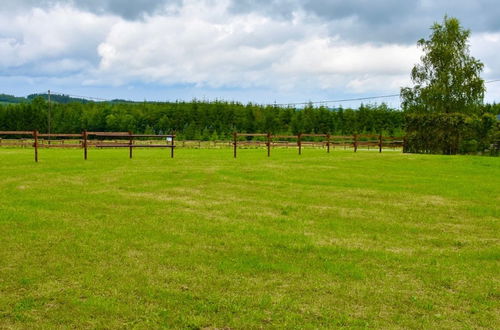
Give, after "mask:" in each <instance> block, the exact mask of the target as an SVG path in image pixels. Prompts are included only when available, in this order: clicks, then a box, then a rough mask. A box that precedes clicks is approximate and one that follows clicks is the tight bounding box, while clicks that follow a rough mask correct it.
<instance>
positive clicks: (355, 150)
mask: <svg viewBox="0 0 500 330" xmlns="http://www.w3.org/2000/svg"><path fill="white" fill-rule="evenodd" d="M357 151H358V134H354V152H357Z"/></svg>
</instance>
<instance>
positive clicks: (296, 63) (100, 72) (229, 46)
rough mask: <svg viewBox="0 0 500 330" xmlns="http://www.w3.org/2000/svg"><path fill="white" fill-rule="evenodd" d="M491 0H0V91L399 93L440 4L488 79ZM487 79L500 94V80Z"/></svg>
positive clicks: (495, 32)
mask: <svg viewBox="0 0 500 330" xmlns="http://www.w3.org/2000/svg"><path fill="white" fill-rule="evenodd" d="M497 1H498V0H475V1H470V0H467V1H465V0H433V1H431V0H412V1H410V0H350V1H346V0H344V1H340V0H302V1H299V0H239V1H237V0H218V1H215V0H135V1H121V0H81V1H77V0H38V1H37V0H2V5H1V8H0V54H1V56H0V93H6V94H13V95H16V96H25V95H28V94H31V93H41V92H46V91H47V90H49V89H50V90H51V91H52V92H53V93H64V94H67V95H78V96H91V97H96V98H102V99H116V98H121V99H128V100H136V101H143V100H148V101H175V100H192V99H193V98H196V99H200V100H216V99H222V100H228V101H239V102H244V103H246V102H254V103H262V104H272V103H278V104H288V103H293V102H308V101H314V102H317V101H323V100H342V99H348V98H363V97H370V96H379V95H389V94H398V93H399V90H400V88H401V87H403V86H411V80H410V71H411V69H412V67H413V66H414V65H415V64H416V63H418V62H419V58H420V56H421V52H420V50H419V49H418V47H417V46H416V42H417V40H418V39H420V38H427V37H428V36H429V35H430V32H431V31H430V27H431V25H432V24H433V23H434V22H441V21H442V20H443V17H444V15H448V16H453V17H457V18H458V19H459V20H460V22H461V23H462V25H463V26H464V27H465V28H467V29H470V30H471V31H472V36H471V40H470V44H471V47H470V50H471V54H472V55H473V56H474V57H476V58H477V59H479V60H481V61H482V62H483V63H484V65H485V69H484V71H483V74H482V76H483V78H484V79H485V80H495V79H500V56H498V51H499V50H500V20H499V19H498V17H500V6H498V3H497ZM486 86H487V93H486V101H488V102H493V101H496V102H500V83H491V84H487V85H486ZM360 102H361V101H351V102H347V101H343V102H337V103H329V104H328V105H331V106H335V105H343V106H355V105H356V104H359V103H360ZM364 102H365V103H368V102H372V103H374V102H377V103H381V102H386V103H388V104H389V105H391V106H395V107H398V106H399V97H390V98H380V99H375V100H372V101H364ZM325 104H326V103H325Z"/></svg>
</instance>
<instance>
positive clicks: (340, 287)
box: [0, 149, 500, 329]
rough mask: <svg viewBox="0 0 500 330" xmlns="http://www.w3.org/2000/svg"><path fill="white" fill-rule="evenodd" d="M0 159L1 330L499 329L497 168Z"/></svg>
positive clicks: (402, 157) (402, 160) (193, 155)
mask: <svg viewBox="0 0 500 330" xmlns="http://www.w3.org/2000/svg"><path fill="white" fill-rule="evenodd" d="M82 158H83V156H82V151H81V150H41V151H40V162H39V163H38V164H35V163H34V162H33V155H32V150H31V149H0V328H53V327H64V328H66V327H68V328H129V327H136V328H158V327H166V328H236V329H240V328H241V329H242V328H244V329H249V328H335V327H340V326H347V327H375V328H427V329H430V328H449V329H452V328H453V329H456V328H499V327H500V316H499V315H500V314H499V300H500V290H499V276H498V274H499V265H500V263H499V260H500V249H499V217H500V158H490V157H473V156H431V155H409V154H401V153H399V152H390V151H387V152H384V153H382V154H379V153H376V152H373V151H361V152H358V153H356V154H355V153H353V152H352V151H334V152H332V153H330V154H326V152H325V151H323V150H313V149H305V150H304V152H303V155H302V156H298V155H297V154H296V151H295V150H285V149H283V150H273V154H272V157H271V158H270V159H268V158H267V157H266V153H265V151H264V150H240V151H239V155H238V159H233V158H232V151H231V150H230V149H221V150H202V149H201V150H186V149H178V150H177V152H176V158H175V159H170V158H168V151H166V150H136V151H135V154H134V159H133V160H129V159H128V151H127V150H90V152H89V160H88V161H86V162H85V161H83V159H82Z"/></svg>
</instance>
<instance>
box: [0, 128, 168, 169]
mask: <svg viewBox="0 0 500 330" xmlns="http://www.w3.org/2000/svg"><path fill="white" fill-rule="evenodd" d="M5 135H7V136H19V137H26V136H30V137H31V140H27V139H26V138H20V139H9V140H8V141H2V139H1V138H0V147H1V146H17V147H19V146H23V147H25V146H31V147H33V149H34V151H35V162H38V149H40V148H82V149H83V155H84V156H83V157H84V159H85V160H87V158H88V150H89V149H90V148H92V147H93V148H128V149H129V157H130V158H132V155H133V152H132V150H133V149H134V148H170V157H172V158H174V149H175V147H176V145H175V135H172V134H171V135H153V134H133V133H132V132H87V131H84V132H82V133H81V134H62V133H61V134H59V133H58V134H40V133H39V132H38V131H0V136H5ZM45 138H46V139H45ZM109 138H112V139H113V140H109ZM145 138H155V139H157V140H162V139H165V142H166V143H165V144H158V143H157V144H151V143H149V144H148V143H144V142H142V143H140V144H138V143H135V142H136V141H137V139H145ZM65 139H68V140H65ZM105 139H107V140H105ZM65 141H68V142H69V143H65ZM139 141H142V140H139Z"/></svg>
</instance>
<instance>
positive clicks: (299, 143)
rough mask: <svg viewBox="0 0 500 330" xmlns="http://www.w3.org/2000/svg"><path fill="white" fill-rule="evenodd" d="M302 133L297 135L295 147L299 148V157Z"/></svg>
mask: <svg viewBox="0 0 500 330" xmlns="http://www.w3.org/2000/svg"><path fill="white" fill-rule="evenodd" d="M301 139H302V133H299V135H297V145H298V146H299V155H302V141H301Z"/></svg>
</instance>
